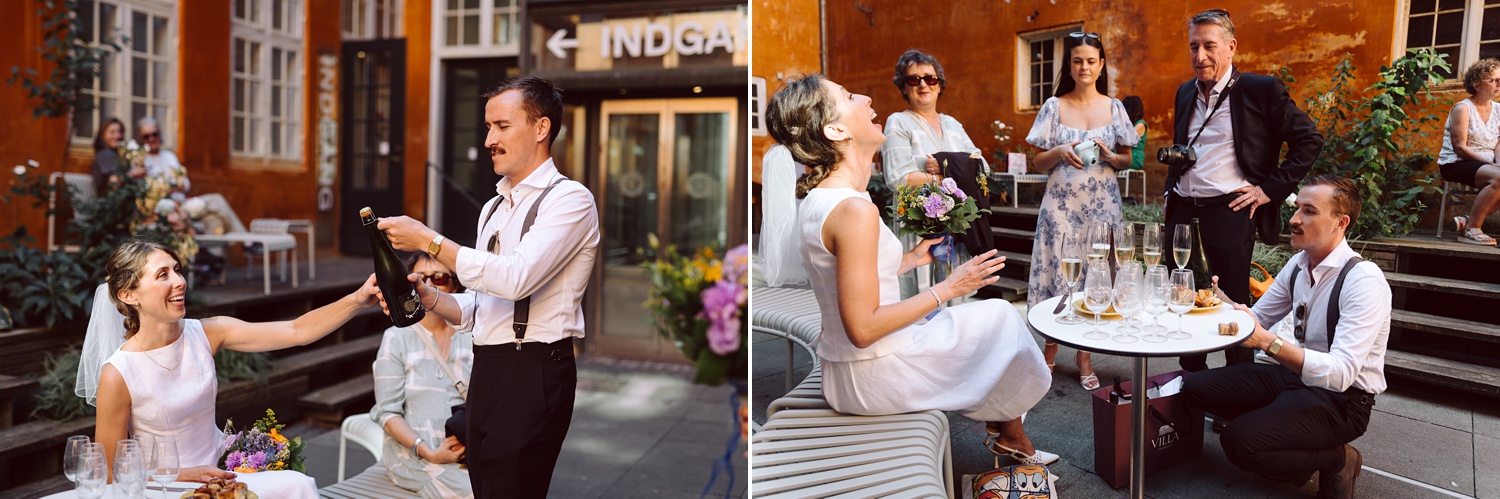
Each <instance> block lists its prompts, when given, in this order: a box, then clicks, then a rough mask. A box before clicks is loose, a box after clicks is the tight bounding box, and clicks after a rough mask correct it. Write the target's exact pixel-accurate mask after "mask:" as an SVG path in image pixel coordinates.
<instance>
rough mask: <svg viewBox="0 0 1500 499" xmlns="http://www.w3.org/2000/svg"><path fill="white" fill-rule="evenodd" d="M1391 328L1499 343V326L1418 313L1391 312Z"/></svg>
mask: <svg viewBox="0 0 1500 499" xmlns="http://www.w3.org/2000/svg"><path fill="white" fill-rule="evenodd" d="M1391 327H1399V328H1405V329H1409V330H1412V331H1422V332H1424V333H1434V334H1442V335H1447V336H1456V337H1459V338H1468V339H1471V340H1479V341H1488V342H1493V343H1500V326H1497V325H1494V324H1486V323H1483V322H1477V321H1469V320H1463V319H1454V318H1452V317H1443V316H1440V315H1432V314H1424V313H1420V312H1408V311H1405V310H1392V311H1391Z"/></svg>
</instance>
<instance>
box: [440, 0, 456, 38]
mask: <svg viewBox="0 0 1500 499" xmlns="http://www.w3.org/2000/svg"><path fill="white" fill-rule="evenodd" d="M450 1H451V0H450ZM445 21H446V22H445V23H444V28H445V29H443V44H444V45H458V18H456V17H453V16H448V18H447V19H445Z"/></svg>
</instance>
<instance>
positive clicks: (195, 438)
mask: <svg viewBox="0 0 1500 499" xmlns="http://www.w3.org/2000/svg"><path fill="white" fill-rule="evenodd" d="M180 272H181V266H180V264H179V263H178V260H177V256H176V255H174V254H172V251H171V250H170V249H168V248H166V247H164V246H162V245H159V244H156V243H152V242H146V241H140V240H132V241H129V242H127V243H125V244H123V245H121V246H120V248H119V249H117V250H116V251H115V253H114V254H113V255H112V256H111V257H110V259H109V263H108V264H106V265H105V276H106V277H105V279H106V285H107V289H106V285H101V286H100V289H99V291H98V293H97V295H96V297H95V300H94V311H93V315H92V316H91V318H90V322H89V331H88V336H87V337H86V339H85V342H84V354H83V357H82V358H81V359H80V361H79V374H78V378H79V379H78V388H77V391H78V395H79V396H82V397H84V398H86V399H88V401H89V402H90V403H96V404H97V407H98V411H97V415H96V418H97V419H96V428H95V434H94V440H95V441H96V442H99V443H102V444H104V452H105V455H106V456H105V457H106V459H105V461H106V462H108V463H113V462H114V451H115V443H116V442H118V441H120V440H121V439H124V438H127V437H128V436H130V435H132V434H133V435H136V436H140V437H145V439H149V440H152V441H154V440H156V439H159V438H172V439H174V440H175V441H176V444H177V453H178V459H179V462H180V465H181V467H182V471H181V473H179V474H178V475H177V480H178V481H185V482H206V481H208V480H209V479H211V478H226V479H228V478H235V479H236V480H238V481H240V482H244V483H245V484H246V485H248V486H249V487H250V490H252V491H254V492H256V493H257V494H258V495H260V496H261V497H285V498H309V499H311V498H315V497H317V486H316V484H315V483H314V481H313V479H312V478H311V477H309V476H307V475H304V474H302V473H298V472H295V471H271V472H260V473H240V474H236V473H231V472H228V471H224V470H220V469H218V468H217V467H216V466H215V465H216V464H217V461H218V458H219V453H220V449H221V445H222V444H223V441H224V435H223V434H222V432H221V431H220V430H219V426H220V425H219V424H218V422H217V421H215V418H214V408H215V403H214V402H215V398H216V397H215V396H216V394H217V393H218V388H219V383H218V378H217V377H216V376H215V374H214V358H213V356H214V353H215V352H218V351H219V350H220V349H229V350H237V351H241V352H264V351H269V350H277V349H281V348H287V347H291V346H296V345H305V344H308V343H311V342H313V341H317V340H318V339H320V338H322V337H324V336H326V335H328V333H331V332H333V331H334V330H335V329H337V328H338V327H339V326H342V325H343V324H344V323H345V322H348V321H349V319H351V318H353V317H354V315H355V313H356V312H358V311H359V310H360V309H362V308H364V307H368V306H371V305H374V304H375V302H376V299H375V294H377V293H379V292H380V288H378V287H376V285H375V277H374V276H373V275H372V276H370V279H369V280H367V281H366V282H365V283H364V285H363V286H361V287H360V289H359V290H357V291H355V292H354V293H352V294H350V295H349V296H347V297H345V298H343V299H341V300H339V301H337V302H334V303H332V304H329V305H326V306H324V307H321V308H318V309H317V310H313V311H311V312H308V313H306V314H304V315H302V316H301V317H298V318H297V319H295V320H291V321H281V322H264V323H248V322H244V321H241V320H239V319H235V318H233V317H211V318H206V319H202V320H197V319H185V318H184V317H185V315H186V313H187V310H186V302H185V300H184V295H185V292H186V290H187V286H186V281H185V280H184V278H183V276H182V274H181V273H180ZM122 314H123V317H122ZM122 340H123V342H122ZM96 398H97V400H96ZM249 423H250V422H249V421H243V422H241V427H243V428H248V427H249ZM111 476H113V474H112V473H111Z"/></svg>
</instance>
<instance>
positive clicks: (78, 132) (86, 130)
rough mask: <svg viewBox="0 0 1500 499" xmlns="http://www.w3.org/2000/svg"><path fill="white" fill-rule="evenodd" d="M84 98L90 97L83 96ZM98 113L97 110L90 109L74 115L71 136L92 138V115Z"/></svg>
mask: <svg viewBox="0 0 1500 499" xmlns="http://www.w3.org/2000/svg"><path fill="white" fill-rule="evenodd" d="M84 98H86V99H87V98H90V97H89V96H84ZM98 114H99V112H98V111H97V110H92V111H88V112H83V113H78V114H76V115H74V116H73V136H74V137H85V138H92V137H93V136H94V116H96V115H98Z"/></svg>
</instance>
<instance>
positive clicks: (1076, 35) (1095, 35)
mask: <svg viewBox="0 0 1500 499" xmlns="http://www.w3.org/2000/svg"><path fill="white" fill-rule="evenodd" d="M1068 36H1070V37H1073V38H1083V37H1085V36H1087V37H1089V38H1093V39H1095V40H1098V39H1099V34H1098V33H1084V32H1082V31H1074V32H1072V33H1068Z"/></svg>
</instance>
